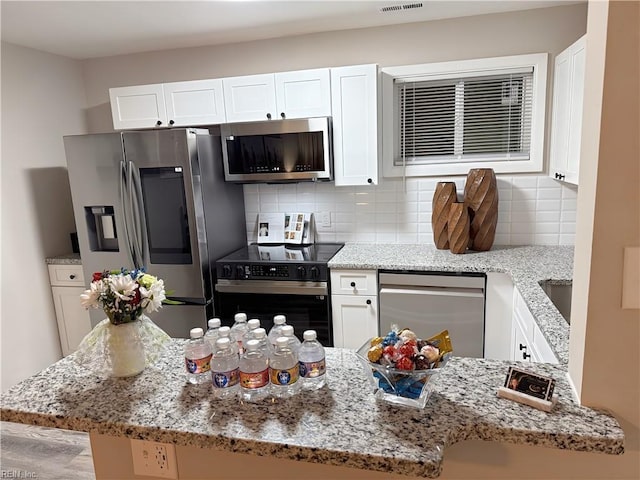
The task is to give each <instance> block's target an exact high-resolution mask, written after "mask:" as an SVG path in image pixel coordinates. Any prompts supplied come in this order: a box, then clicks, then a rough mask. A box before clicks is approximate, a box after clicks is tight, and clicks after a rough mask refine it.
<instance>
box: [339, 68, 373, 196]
mask: <svg viewBox="0 0 640 480" xmlns="http://www.w3.org/2000/svg"><path fill="white" fill-rule="evenodd" d="M377 98H378V67H377V65H356V66H352V67H340V68H332V69H331V111H332V115H333V152H334V162H333V163H334V169H335V171H334V178H335V184H336V186H344V185H370V184H374V185H375V184H377V183H378V102H377Z"/></svg>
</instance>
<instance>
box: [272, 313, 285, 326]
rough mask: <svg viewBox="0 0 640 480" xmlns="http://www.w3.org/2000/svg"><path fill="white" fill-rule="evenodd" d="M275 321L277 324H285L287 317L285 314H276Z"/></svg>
mask: <svg viewBox="0 0 640 480" xmlns="http://www.w3.org/2000/svg"><path fill="white" fill-rule="evenodd" d="M273 323H274V324H276V325H284V324H285V323H287V317H285V316H284V315H276V316H275V317H273Z"/></svg>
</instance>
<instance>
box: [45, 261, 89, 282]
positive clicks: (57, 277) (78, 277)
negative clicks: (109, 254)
mask: <svg viewBox="0 0 640 480" xmlns="http://www.w3.org/2000/svg"><path fill="white" fill-rule="evenodd" d="M48 267H49V280H50V282H51V285H52V286H58V287H66V286H69V287H78V286H80V287H84V286H85V284H84V275H83V274H82V265H48Z"/></svg>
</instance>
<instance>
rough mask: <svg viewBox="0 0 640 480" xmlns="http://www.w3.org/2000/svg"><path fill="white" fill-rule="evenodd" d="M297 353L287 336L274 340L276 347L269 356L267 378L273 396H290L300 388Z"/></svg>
mask: <svg viewBox="0 0 640 480" xmlns="http://www.w3.org/2000/svg"><path fill="white" fill-rule="evenodd" d="M299 377H300V367H299V365H298V355H297V354H296V352H295V351H294V350H293V349H292V348H291V346H290V345H289V339H288V338H287V337H280V338H278V339H277V340H276V349H275V350H274V352H273V353H272V354H271V358H269V380H270V382H271V392H272V393H273V395H274V396H275V397H290V396H292V395H295V394H296V393H298V391H299V390H300V382H299V381H298V378H299Z"/></svg>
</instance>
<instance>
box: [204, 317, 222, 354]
mask: <svg viewBox="0 0 640 480" xmlns="http://www.w3.org/2000/svg"><path fill="white" fill-rule="evenodd" d="M207 325H208V327H209V328H208V330H207V331H206V332H205V334H204V339H205V340H206V341H208V342H209V344H210V345H211V351H212V352H213V350H214V349H215V346H216V340H217V339H218V336H219V335H218V329H219V328H220V319H219V318H217V317H216V318H210V319H209V321H208V322H207Z"/></svg>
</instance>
